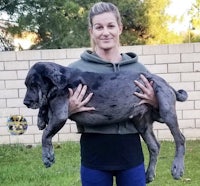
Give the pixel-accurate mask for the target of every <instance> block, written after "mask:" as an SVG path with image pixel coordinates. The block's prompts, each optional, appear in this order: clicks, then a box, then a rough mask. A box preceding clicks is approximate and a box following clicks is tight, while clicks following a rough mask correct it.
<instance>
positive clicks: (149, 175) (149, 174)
mask: <svg viewBox="0 0 200 186" xmlns="http://www.w3.org/2000/svg"><path fill="white" fill-rule="evenodd" d="M154 179H155V173H154V172H153V171H147V172H146V183H150V182H152V181H153V180H154Z"/></svg>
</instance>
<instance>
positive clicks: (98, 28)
mask: <svg viewBox="0 0 200 186" xmlns="http://www.w3.org/2000/svg"><path fill="white" fill-rule="evenodd" d="M102 28H103V27H102V26H97V27H95V29H96V30H101V29H102Z"/></svg>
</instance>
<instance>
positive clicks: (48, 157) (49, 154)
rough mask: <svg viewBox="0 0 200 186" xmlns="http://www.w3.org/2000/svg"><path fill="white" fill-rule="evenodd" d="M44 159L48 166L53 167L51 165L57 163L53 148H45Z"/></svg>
mask: <svg viewBox="0 0 200 186" xmlns="http://www.w3.org/2000/svg"><path fill="white" fill-rule="evenodd" d="M42 160H43V163H44V165H45V167H46V168H48V167H51V165H52V164H53V163H55V157H54V152H53V150H49V149H43V153H42Z"/></svg>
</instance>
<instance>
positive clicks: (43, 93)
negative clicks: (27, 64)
mask: <svg viewBox="0 0 200 186" xmlns="http://www.w3.org/2000/svg"><path fill="white" fill-rule="evenodd" d="M63 78H64V79H63ZM66 82H67V81H66V77H65V76H64V75H63V73H62V72H61V71H60V66H59V65H56V64H54V63H48V62H44V63H42V62H39V63H36V64H35V65H33V66H32V67H31V69H30V70H29V72H28V74H27V77H26V79H25V85H26V88H27V91H26V95H25V98H24V104H25V105H26V106H27V107H28V108H32V109H37V108H40V107H41V106H43V105H46V104H47V101H48V99H49V97H52V95H54V94H55V93H57V92H58V90H60V89H62V88H63V87H65V84H66ZM66 94H67V92H66Z"/></svg>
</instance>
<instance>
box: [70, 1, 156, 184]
mask: <svg viewBox="0 0 200 186" xmlns="http://www.w3.org/2000/svg"><path fill="white" fill-rule="evenodd" d="M88 21H89V33H90V37H91V43H92V48H93V51H89V50H88V51H85V52H84V53H83V54H82V55H81V59H80V60H79V61H77V62H75V63H72V64H71V65H70V67H73V68H79V69H80V70H82V71H91V72H99V73H104V72H106V73H107V72H116V71H137V72H138V71H139V72H144V71H147V70H146V68H145V67H144V66H143V65H142V64H140V63H139V62H138V57H137V55H136V54H134V53H127V54H126V53H123V54H121V53H120V41H119V37H120V35H121V33H122V23H121V17H120V14H119V11H118V8H117V7H116V6H115V5H113V4H112V3H105V2H99V3H96V4H94V5H93V7H92V8H91V9H90V12H89V17H88ZM141 78H142V80H143V81H144V85H145V86H143V85H142V84H140V83H139V82H137V81H135V83H136V85H138V86H139V87H140V88H141V89H142V91H143V94H139V93H136V92H135V93H134V94H135V95H137V96H139V97H140V98H142V101H141V104H144V103H147V104H151V105H152V106H154V107H157V101H156V98H155V95H154V91H153V88H152V82H150V83H149V82H148V81H147V79H146V78H145V77H143V76H141ZM133 83H134V82H133ZM69 90H70V101H69V102H70V105H69V110H70V114H74V113H77V112H83V111H91V110H94V109H95V108H92V107H86V106H85V105H86V104H87V103H88V102H89V100H90V99H91V97H92V93H90V94H89V95H88V96H87V97H86V98H85V99H84V96H85V92H86V90H87V87H86V86H82V85H79V86H78V88H77V90H76V91H75V92H73V91H72V90H71V89H69ZM77 128H78V132H80V133H81V139H80V145H81V182H82V185H83V186H112V185H113V177H114V176H115V178H116V184H117V186H144V185H145V168H144V157H143V152H142V147H141V142H140V137H139V134H138V132H137V130H136V129H135V128H134V126H133V124H132V123H131V122H129V121H128V120H127V121H126V122H123V123H117V124H114V125H109V126H105V125H102V126H98V127H97V126H95V127H88V126H82V125H81V126H80V125H78V124H77Z"/></svg>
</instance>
